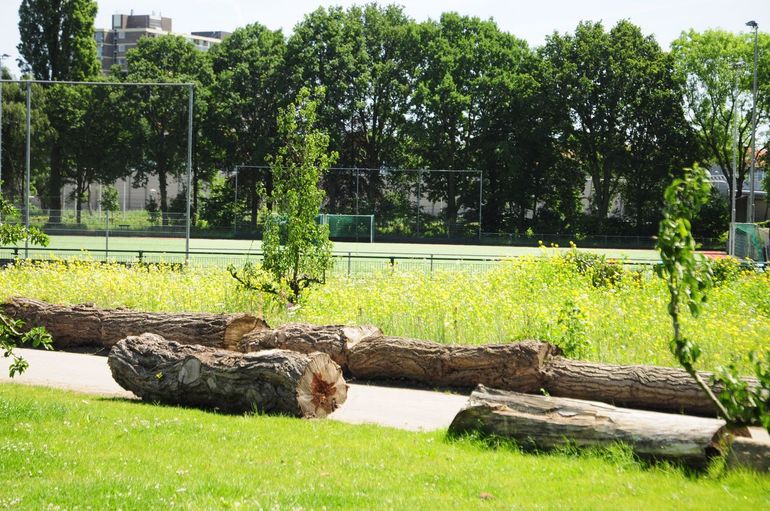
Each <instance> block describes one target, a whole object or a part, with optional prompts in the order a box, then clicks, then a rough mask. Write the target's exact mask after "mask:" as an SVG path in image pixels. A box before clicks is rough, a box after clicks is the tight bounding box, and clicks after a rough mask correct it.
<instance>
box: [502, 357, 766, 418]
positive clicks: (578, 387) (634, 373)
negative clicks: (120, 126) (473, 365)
mask: <svg viewBox="0 0 770 511" xmlns="http://www.w3.org/2000/svg"><path fill="white" fill-rule="evenodd" d="M544 369H545V385H544V387H545V388H546V389H547V390H548V393H549V394H551V395H552V396H561V397H569V398H574V399H587V400H593V401H603V402H605V403H612V404H615V405H617V406H625V407H628V408H641V409H644V410H656V411H665V412H673V413H687V414H691V415H703V416H707V417H714V416H716V407H715V406H714V403H712V402H711V400H710V399H709V397H708V395H706V393H705V392H704V391H703V389H701V388H700V387H699V386H698V385H697V384H696V382H695V380H694V379H693V378H692V376H690V375H689V374H688V373H687V372H686V371H684V370H682V369H675V368H672V367H660V366H646V365H645V366H642V365H611V364H597V363H592V362H581V361H578V360H570V359H566V358H562V357H554V358H552V359H551V360H549V361H548V363H547V364H546V365H545V366H544ZM700 374H701V377H702V378H703V380H704V381H709V378H710V377H711V374H710V373H700ZM749 381H750V382H753V380H749ZM510 390H517V389H510ZM713 390H714V393H715V394H716V395H719V393H720V392H721V391H722V389H721V387H717V386H714V387H713Z"/></svg>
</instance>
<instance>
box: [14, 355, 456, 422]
mask: <svg viewBox="0 0 770 511" xmlns="http://www.w3.org/2000/svg"><path fill="white" fill-rule="evenodd" d="M16 352H17V353H18V354H20V355H22V356H23V357H24V358H25V359H26V360H27V361H28V362H29V366H30V367H29V369H28V370H27V371H26V372H24V374H22V375H20V376H16V377H15V378H13V379H11V378H9V377H8V360H7V359H5V358H2V357H0V382H3V383H5V382H13V383H18V384H27V385H42V386H46V387H56V388H60V389H66V390H74V391H77V392H87V393H89V394H97V395H101V396H109V397H124V398H129V399H135V396H134V394H132V393H131V392H128V391H127V390H124V389H123V388H122V387H121V386H120V385H118V384H117V383H115V380H113V379H112V375H111V374H110V369H109V367H108V366H107V357H100V356H96V355H81V354H78V353H66V352H63V351H41V350H27V349H20V350H16ZM467 401H468V398H467V396H463V395H458V394H447V393H442V392H431V391H427V390H413V389H401V388H393V387H378V386H374V385H357V384H351V385H350V389H349V390H348V399H347V401H346V402H345V404H344V405H342V406H341V407H340V409H339V410H337V411H336V412H334V413H333V414H331V415H330V416H329V418H331V419H334V420H338V421H341V422H349V423H352V424H364V423H372V424H379V425H381V426H390V427H394V428H399V429H406V430H410V431H418V430H425V431H430V430H435V429H442V428H446V427H448V426H449V424H450V423H451V422H452V419H453V418H454V416H455V415H456V414H457V412H458V411H460V409H461V408H462V407H463V406H465V403H466V402H467Z"/></svg>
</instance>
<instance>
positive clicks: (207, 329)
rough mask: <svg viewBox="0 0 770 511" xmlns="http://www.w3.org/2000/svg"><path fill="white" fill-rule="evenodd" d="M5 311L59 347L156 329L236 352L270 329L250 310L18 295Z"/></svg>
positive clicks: (172, 337)
mask: <svg viewBox="0 0 770 511" xmlns="http://www.w3.org/2000/svg"><path fill="white" fill-rule="evenodd" d="M3 309H4V311H5V314H7V315H8V316H10V317H12V318H14V319H20V320H23V321H24V323H25V328H26V329H30V328H32V327H37V326H42V327H45V328H46V329H47V330H48V331H49V332H50V333H51V335H52V336H53V340H54V346H55V347H56V348H68V347H71V346H83V345H97V346H103V347H106V348H109V347H111V346H112V345H113V344H115V343H116V342H118V341H119V340H120V339H123V338H124V337H128V336H129V335H139V334H143V333H145V332H151V333H156V334H159V335H162V336H164V337H165V338H166V339H168V340H170V341H177V342H179V343H182V344H201V345H205V346H212V347H215V348H224V349H231V350H235V349H236V346H237V344H238V341H239V340H240V339H241V337H243V336H244V335H245V334H247V333H249V332H253V331H255V330H257V331H258V330H263V329H266V328H267V324H266V323H265V322H264V321H263V320H262V319H261V318H257V317H255V316H252V315H250V314H206V313H184V312H182V313H163V312H140V311H135V310H130V309H99V308H97V307H94V306H93V305H91V304H83V305H73V306H69V305H54V304H50V303H46V302H41V301H38V300H32V299H29V298H20V297H14V298H11V299H10V300H8V301H7V302H6V303H4V304H3Z"/></svg>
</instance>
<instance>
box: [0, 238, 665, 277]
mask: <svg viewBox="0 0 770 511" xmlns="http://www.w3.org/2000/svg"><path fill="white" fill-rule="evenodd" d="M333 250H334V256H335V257H334V266H333V269H332V273H334V274H347V275H352V274H366V273H371V272H376V271H382V270H389V271H395V270H399V271H417V272H433V271H435V270H452V271H458V270H459V271H470V272H483V271H486V270H487V269H489V268H491V267H492V266H493V265H494V264H495V263H496V261H497V260H499V259H501V258H513V257H520V256H541V255H548V254H551V255H552V254H554V253H556V252H560V251H563V250H569V248H563V247H558V248H556V247H548V248H543V247H538V246H536V245H534V244H533V246H529V247H511V246H494V245H444V244H436V243H348V242H336V243H334V248H333ZM590 250H591V251H593V252H596V253H600V254H603V255H605V256H606V257H607V258H609V259H618V260H624V261H626V262H629V263H636V264H649V263H650V262H654V261H657V260H658V254H657V253H656V252H655V251H654V250H633V249H626V250H623V249H590ZM25 256H26V257H28V258H31V259H52V258H60V259H71V258H85V259H93V260H110V261H119V262H137V261H141V262H166V263H182V262H185V260H186V259H187V257H186V254H185V240H184V238H157V237H126V236H113V237H110V238H109V241H108V240H107V239H105V238H104V237H96V236H61V235H54V236H51V237H50V244H49V246H48V247H46V248H39V247H34V248H30V250H29V251H28V252H26V253H25V250H24V248H23V247H20V248H19V249H17V250H14V249H9V248H3V249H0V258H4V259H13V258H15V257H21V258H25ZM260 258H261V243H260V241H258V240H233V239H203V238H193V239H191V240H190V253H189V259H188V262H189V263H191V264H194V265H201V266H219V267H225V266H228V265H231V264H233V265H236V266H239V265H242V264H243V263H245V262H246V261H249V260H251V261H258V260H259V259H260Z"/></svg>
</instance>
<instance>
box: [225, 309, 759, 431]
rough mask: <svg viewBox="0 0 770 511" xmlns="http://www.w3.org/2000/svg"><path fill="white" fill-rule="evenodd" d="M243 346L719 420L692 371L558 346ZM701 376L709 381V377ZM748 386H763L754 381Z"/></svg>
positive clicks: (358, 373) (345, 338)
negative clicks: (570, 352)
mask: <svg viewBox="0 0 770 511" xmlns="http://www.w3.org/2000/svg"><path fill="white" fill-rule="evenodd" d="M346 331H350V332H352V333H350V334H345V332H346ZM239 347H240V349H242V350H244V351H253V350H259V349H265V348H273V347H280V348H285V349H292V350H297V351H300V352H303V353H310V352H313V351H320V352H323V353H327V354H329V355H330V356H331V357H332V358H333V359H334V360H335V361H336V362H337V363H339V364H340V365H341V366H342V367H343V369H344V370H345V371H346V372H347V373H348V374H350V375H351V376H353V377H355V378H361V379H368V380H389V381H394V380H396V381H399V380H400V381H411V382H417V383H420V384H424V385H431V386H447V387H463V388H473V387H474V386H476V385H478V384H483V385H487V386H490V387H495V388H500V389H504V390H511V391H516V392H525V393H538V392H539V391H540V390H541V389H542V390H545V391H547V392H548V393H549V394H551V395H553V396H560V397H568V398H575V399H587V400H592V401H602V402H606V403H610V404H614V405H617V406H626V407H630V408H640V409H644V410H655V411H664V412H676V413H682V412H683V413H688V414H695V415H703V416H707V417H714V416H716V408H715V407H714V405H713V403H712V402H711V401H710V400H709V398H708V396H707V395H706V393H705V392H703V390H702V389H701V388H700V387H699V386H698V385H697V383H696V382H695V381H694V380H693V378H692V377H691V376H690V375H689V374H687V372H686V371H683V370H681V369H675V368H669V367H659V366H641V365H635V366H632V365H628V366H621V365H612V364H597V363H591V362H581V361H576V360H570V359H566V358H563V357H561V356H559V355H560V354H561V350H559V348H558V347H556V346H553V345H551V344H548V343H541V342H538V341H522V342H518V343H510V344H493V345H482V346H452V345H447V344H439V343H436V342H431V341H421V340H415V339H406V338H401V337H386V336H382V335H379V330H376V329H374V327H360V328H359V329H354V327H341V326H329V327H323V326H312V325H297V324H292V325H287V326H286V327H282V328H279V329H277V330H274V331H271V330H267V331H263V332H257V333H254V334H250V335H249V336H247V337H246V338H244V340H243V341H242V342H241V343H240V345H239ZM701 376H702V377H703V379H704V380H705V381H708V379H709V377H710V374H709V373H701ZM746 380H747V381H748V382H749V384H751V385H754V384H756V380H754V379H751V378H747V379H746ZM713 390H714V392H715V393H716V394H719V392H721V390H722V389H721V388H720V387H717V386H715V387H713Z"/></svg>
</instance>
